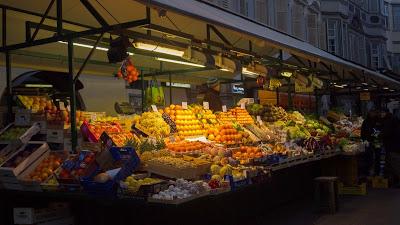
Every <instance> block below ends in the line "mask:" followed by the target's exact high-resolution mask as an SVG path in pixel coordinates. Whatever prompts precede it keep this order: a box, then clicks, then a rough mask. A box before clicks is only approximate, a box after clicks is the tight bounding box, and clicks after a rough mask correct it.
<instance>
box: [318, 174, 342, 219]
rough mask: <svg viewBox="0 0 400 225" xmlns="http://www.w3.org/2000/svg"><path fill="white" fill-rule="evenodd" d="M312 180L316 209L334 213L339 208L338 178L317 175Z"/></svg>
mask: <svg viewBox="0 0 400 225" xmlns="http://www.w3.org/2000/svg"><path fill="white" fill-rule="evenodd" d="M314 182H315V190H314V194H315V205H316V209H317V210H318V211H328V212H329V213H332V214H333V213H335V212H336V211H337V210H338V209H339V202H338V196H339V195H338V193H339V191H338V178H337V177H317V178H315V179H314ZM324 186H325V191H324V189H323V187H324ZM326 190H327V191H326ZM324 192H325V193H324ZM322 199H323V200H322Z"/></svg>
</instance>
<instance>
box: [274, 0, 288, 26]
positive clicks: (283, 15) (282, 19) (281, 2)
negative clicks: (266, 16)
mask: <svg viewBox="0 0 400 225" xmlns="http://www.w3.org/2000/svg"><path fill="white" fill-rule="evenodd" d="M275 4H276V28H277V29H278V30H281V31H284V32H287V33H288V30H289V26H288V15H289V13H288V12H289V4H288V1H287V0H275Z"/></svg>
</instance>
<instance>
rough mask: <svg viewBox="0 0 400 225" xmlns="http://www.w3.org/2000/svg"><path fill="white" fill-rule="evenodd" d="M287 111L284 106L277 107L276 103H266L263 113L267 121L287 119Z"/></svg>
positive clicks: (263, 117) (263, 118)
mask: <svg viewBox="0 0 400 225" xmlns="http://www.w3.org/2000/svg"><path fill="white" fill-rule="evenodd" d="M287 117H288V115H287V113H286V111H285V109H283V108H282V107H276V106H274V105H265V106H264V112H263V114H262V120H264V121H266V122H275V121H278V120H281V121H285V120H287Z"/></svg>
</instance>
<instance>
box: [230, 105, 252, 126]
mask: <svg viewBox="0 0 400 225" xmlns="http://www.w3.org/2000/svg"><path fill="white" fill-rule="evenodd" d="M230 111H231V112H232V114H233V115H234V116H235V120H236V121H237V122H238V123H239V124H242V125H244V124H254V120H253V118H251V116H250V114H249V112H247V110H246V109H242V108H240V107H236V108H234V109H231V110H230Z"/></svg>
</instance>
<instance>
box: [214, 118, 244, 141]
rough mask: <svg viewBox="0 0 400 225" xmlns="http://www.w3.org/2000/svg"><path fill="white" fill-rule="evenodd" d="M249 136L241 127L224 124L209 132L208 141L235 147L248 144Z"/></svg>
mask: <svg viewBox="0 0 400 225" xmlns="http://www.w3.org/2000/svg"><path fill="white" fill-rule="evenodd" d="M248 137H249V134H248V133H246V132H244V131H243V129H241V128H240V126H237V125H236V126H235V125H234V124H232V123H230V124H228V123H227V124H223V125H219V126H218V127H216V128H212V129H210V130H209V131H208V139H209V140H210V141H215V142H218V143H223V144H227V145H234V144H239V143H246V142H248Z"/></svg>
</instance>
